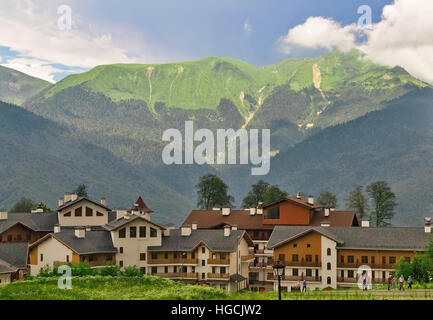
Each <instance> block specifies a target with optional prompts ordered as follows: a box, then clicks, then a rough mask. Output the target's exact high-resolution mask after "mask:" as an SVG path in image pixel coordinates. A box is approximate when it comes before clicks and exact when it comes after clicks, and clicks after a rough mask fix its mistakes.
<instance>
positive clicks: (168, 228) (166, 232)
mask: <svg viewBox="0 0 433 320" xmlns="http://www.w3.org/2000/svg"><path fill="white" fill-rule="evenodd" d="M171 230H174V226H171V225H170V226H167V227H165V230H164V237H169V236H170V232H171Z"/></svg>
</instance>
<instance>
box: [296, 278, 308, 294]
mask: <svg viewBox="0 0 433 320" xmlns="http://www.w3.org/2000/svg"><path fill="white" fill-rule="evenodd" d="M297 288H298V291H301V282H300V281H298V283H297ZM302 292H307V280H305V279H304V280H302Z"/></svg>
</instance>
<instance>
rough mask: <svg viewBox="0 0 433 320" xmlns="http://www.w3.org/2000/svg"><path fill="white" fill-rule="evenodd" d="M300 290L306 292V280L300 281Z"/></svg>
mask: <svg viewBox="0 0 433 320" xmlns="http://www.w3.org/2000/svg"><path fill="white" fill-rule="evenodd" d="M302 292H307V280H305V279H304V281H302Z"/></svg>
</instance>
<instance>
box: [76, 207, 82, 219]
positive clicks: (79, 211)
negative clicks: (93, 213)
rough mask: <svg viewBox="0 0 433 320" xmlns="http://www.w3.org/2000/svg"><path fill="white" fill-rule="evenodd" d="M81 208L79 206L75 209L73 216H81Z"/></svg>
mask: <svg viewBox="0 0 433 320" xmlns="http://www.w3.org/2000/svg"><path fill="white" fill-rule="evenodd" d="M81 209H82V208H81V207H79V208H77V209H75V216H76V217H81V216H82V215H83V212H82V210H81Z"/></svg>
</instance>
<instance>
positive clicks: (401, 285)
mask: <svg viewBox="0 0 433 320" xmlns="http://www.w3.org/2000/svg"><path fill="white" fill-rule="evenodd" d="M404 282H405V278H404V276H403V275H400V277H399V278H398V283H399V288H398V290H400V291H403V290H404ZM387 283H388V291H389V290H391V287H392V288H393V289H395V288H396V287H397V278H396V277H395V276H392V275H390V276H389V277H388V279H387ZM412 284H413V279H412V276H409V277H408V278H407V287H408V289H412Z"/></svg>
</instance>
